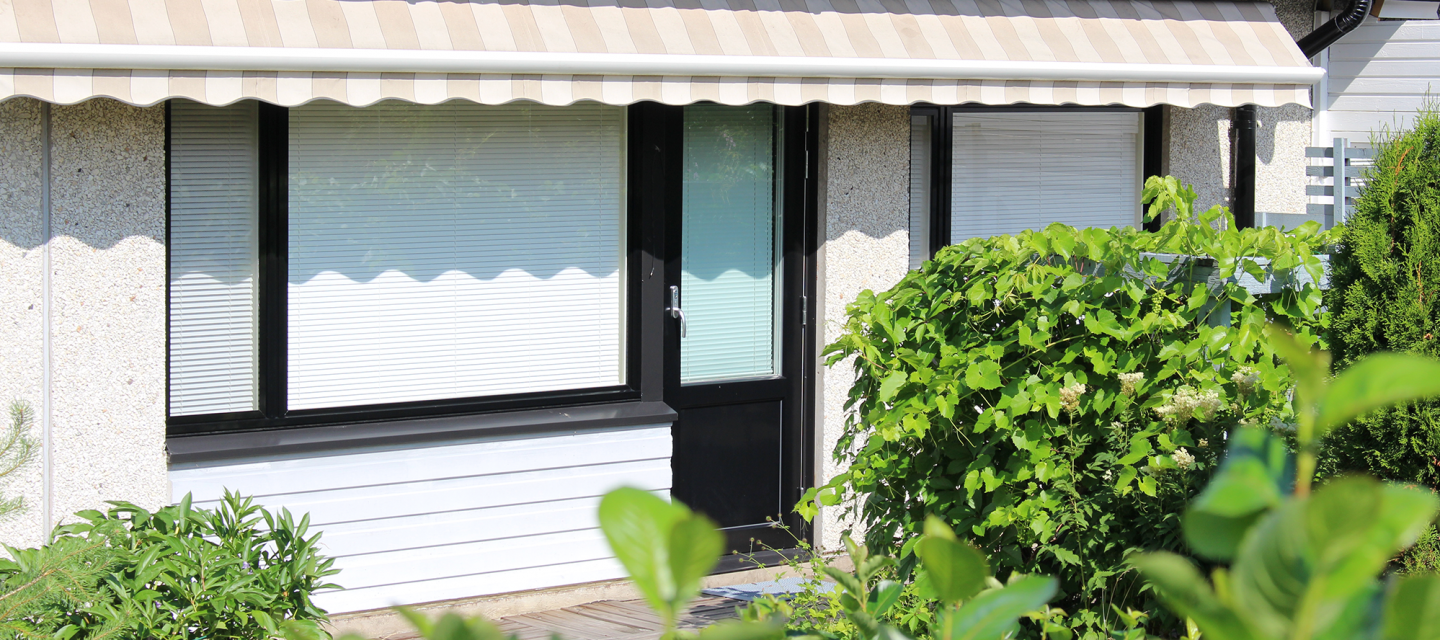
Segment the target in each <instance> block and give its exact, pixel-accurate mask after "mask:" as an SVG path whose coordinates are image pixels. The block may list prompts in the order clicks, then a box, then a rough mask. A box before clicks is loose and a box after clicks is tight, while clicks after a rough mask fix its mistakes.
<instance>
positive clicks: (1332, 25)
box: [1295, 0, 1374, 58]
mask: <svg viewBox="0 0 1440 640" xmlns="http://www.w3.org/2000/svg"><path fill="white" fill-rule="evenodd" d="M1373 1H1374V0H1350V6H1348V7H1346V8H1345V10H1344V11H1341V12H1340V13H1337V14H1335V17H1333V18H1331V19H1330V21H1329V22H1326V23H1325V24H1322V25H1320V26H1319V27H1316V28H1315V30H1314V31H1311V32H1310V33H1309V34H1308V35H1306V36H1305V37H1303V38H1301V39H1299V40H1296V41H1295V44H1297V45H1299V46H1300V52H1301V53H1304V54H1305V57H1306V58H1313V57H1315V56H1317V55H1320V52H1321V51H1324V50H1325V48H1326V47H1329V46H1330V45H1332V44H1335V41H1336V40H1339V39H1340V37H1341V36H1343V35H1345V34H1347V33H1350V32H1351V31H1354V30H1355V28H1356V27H1358V26H1360V24H1361V23H1363V22H1365V16H1367V15H1369V14H1370V6H1371V5H1372V4H1373Z"/></svg>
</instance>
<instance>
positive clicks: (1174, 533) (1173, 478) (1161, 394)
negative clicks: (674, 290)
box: [799, 178, 1328, 634]
mask: <svg viewBox="0 0 1440 640" xmlns="http://www.w3.org/2000/svg"><path fill="white" fill-rule="evenodd" d="M1145 197H1146V201H1147V202H1148V203H1150V215H1151V216H1154V215H1158V214H1159V213H1161V212H1163V211H1164V210H1166V209H1173V210H1175V211H1176V213H1177V215H1176V216H1175V219H1174V220H1172V221H1171V222H1169V223H1167V224H1166V225H1165V226H1164V227H1162V229H1161V230H1160V231H1159V232H1157V233H1147V232H1143V231H1136V230H1134V229H1130V228H1113V229H1108V230H1106V229H1084V230H1077V229H1073V228H1070V227H1066V226H1063V225H1059V224H1054V225H1051V226H1049V227H1047V228H1046V229H1045V230H1044V231H1040V232H1032V231H1026V232H1022V233H1021V234H1019V235H1017V236H998V237H994V238H977V239H972V240H967V241H965V242H962V243H960V244H957V245H954V246H951V247H947V248H946V249H943V250H942V251H940V252H939V254H938V255H937V256H936V258H935V259H934V260H933V261H930V262H927V263H926V264H925V266H924V267H923V268H922V269H921V270H917V271H913V272H911V273H910V274H909V275H907V276H906V277H905V278H904V279H903V280H902V281H901V282H900V283H899V284H898V285H896V286H895V287H894V288H893V289H891V290H889V291H887V292H884V293H881V294H874V293H871V292H869V291H866V292H863V293H862V294H861V295H860V297H859V299H858V300H857V301H856V302H855V303H854V304H852V305H850V307H849V309H848V318H847V322H846V332H845V334H844V335H843V336H842V337H841V338H840V339H839V340H838V341H837V342H836V343H835V344H833V345H831V346H830V347H828V348H827V350H826V353H828V354H830V357H829V363H830V364H834V363H837V362H840V361H842V360H847V359H853V362H854V367H855V370H856V379H855V383H854V385H853V387H852V388H851V392H850V398H849V402H848V405H847V406H848V408H849V409H850V411H851V413H850V415H849V417H848V420H847V424H846V427H845V430H844V432H843V434H842V437H841V439H840V441H839V444H838V445H837V446H836V448H835V450H834V455H835V457H836V459H837V461H840V462H841V463H842V464H844V465H845V466H848V471H846V472H845V473H842V474H840V475H839V476H837V477H836V478H834V479H833V480H832V481H831V482H829V483H828V484H827V485H825V486H823V487H820V488H818V489H816V490H812V491H811V492H810V493H809V494H807V496H806V499H805V501H803V502H802V503H801V505H800V507H799V509H800V511H801V512H802V513H803V514H804V515H806V516H807V517H811V516H814V515H815V514H816V513H817V511H818V508H819V507H820V506H824V505H839V504H842V503H843V504H847V505H851V506H849V507H847V508H850V509H853V510H854V515H856V516H858V517H859V519H860V521H861V522H862V523H863V525H864V526H865V527H866V542H867V544H868V545H869V546H870V547H871V548H874V549H878V550H887V551H894V552H897V553H898V555H899V556H901V558H902V559H904V558H908V557H909V556H910V555H911V552H912V551H913V550H914V549H913V544H915V541H916V540H917V536H918V535H919V534H920V533H921V532H922V529H923V526H924V522H925V516H926V514H935V515H938V516H940V517H942V518H944V519H945V520H946V521H947V522H949V523H952V524H953V525H954V526H955V527H956V529H957V530H960V531H963V532H964V533H965V534H966V535H967V536H968V537H970V538H971V539H972V540H973V541H974V542H975V543H976V544H977V545H979V546H980V548H981V549H983V550H984V551H986V552H987V553H988V554H989V556H990V560H991V562H993V563H994V564H995V566H996V569H997V571H999V572H1002V573H1009V572H1020V573H1025V574H1030V573H1042V574H1049V575H1055V576H1057V577H1059V578H1060V580H1061V590H1062V593H1064V594H1065V597H1066V599H1065V600H1064V601H1063V602H1062V605H1063V606H1064V607H1065V608H1066V609H1069V610H1070V611H1071V612H1072V613H1071V614H1070V615H1069V616H1068V618H1067V622H1066V624H1068V625H1071V626H1076V627H1084V628H1088V629H1090V630H1092V631H1095V632H1096V633H1100V634H1104V633H1107V632H1108V630H1109V628H1110V626H1111V625H1112V624H1114V623H1115V622H1116V620H1114V619H1113V616H1112V614H1111V612H1112V609H1111V605H1119V606H1121V607H1125V608H1129V607H1131V606H1137V607H1139V608H1140V609H1142V610H1143V609H1147V608H1148V607H1147V606H1146V605H1147V602H1148V597H1149V596H1148V595H1147V594H1145V593H1144V592H1143V590H1142V588H1141V585H1139V584H1136V581H1135V575H1134V573H1133V571H1131V570H1130V569H1129V566H1128V565H1127V564H1125V562H1124V558H1125V556H1126V554H1128V553H1130V552H1131V551H1132V550H1135V549H1181V548H1183V546H1184V542H1183V540H1182V536H1181V531H1180V520H1179V518H1178V517H1177V514H1178V513H1179V512H1180V511H1181V510H1182V509H1183V507H1184V504H1185V503H1186V501H1188V500H1189V499H1190V498H1191V497H1192V496H1194V495H1196V494H1197V493H1199V491H1200V489H1201V488H1202V487H1203V486H1204V485H1205V482H1206V480H1207V479H1208V478H1209V476H1210V474H1211V473H1212V471H1213V469H1214V467H1215V465H1216V464H1217V462H1218V449H1219V445H1220V444H1221V443H1222V442H1223V438H1224V434H1225V433H1226V432H1227V431H1228V430H1229V429H1230V428H1231V427H1233V426H1235V425H1237V424H1241V423H1247V424H1250V423H1254V424H1268V423H1270V422H1272V421H1273V422H1277V423H1285V422H1291V421H1293V419H1294V416H1293V414H1292V410H1291V408H1290V405H1289V403H1288V402H1286V401H1285V397H1284V396H1285V393H1286V392H1287V390H1288V389H1289V388H1290V386H1291V382H1290V373H1289V371H1288V370H1287V369H1286V367H1285V366H1283V365H1281V364H1278V363H1277V362H1276V360H1275V358H1274V352H1273V350H1272V349H1271V347H1270V346H1269V345H1268V344H1266V343H1265V342H1264V341H1263V340H1262V339H1261V337H1262V332H1263V328H1264V326H1265V323H1266V321H1267V318H1283V319H1286V320H1288V321H1289V322H1290V323H1291V324H1292V325H1294V326H1295V327H1297V329H1298V331H1299V332H1300V336H1301V338H1302V339H1303V340H1304V341H1305V342H1306V343H1307V344H1317V343H1319V342H1320V335H1321V333H1322V328H1323V327H1322V314H1321V312H1320V302H1321V294H1320V292H1319V290H1317V289H1316V287H1315V286H1314V285H1312V284H1309V283H1305V284H1297V283H1298V282H1299V281H1301V280H1304V279H1305V278H1303V277H1302V274H1304V275H1308V276H1309V279H1310V281H1318V280H1319V277H1320V271H1321V263H1320V261H1319V259H1318V258H1317V257H1316V255H1315V253H1316V251H1317V250H1318V249H1320V248H1321V247H1322V246H1324V244H1325V243H1326V242H1328V237H1327V236H1326V235H1324V234H1320V233H1318V227H1317V226H1315V225H1307V226H1304V227H1301V228H1300V229H1298V230H1296V231H1294V232H1291V233H1288V234H1286V233H1282V232H1280V231H1279V230H1276V229H1244V230H1234V229H1233V220H1232V219H1231V218H1230V215H1229V213H1228V212H1227V211H1226V210H1224V209H1220V208H1214V209H1210V210H1209V211H1205V212H1201V213H1196V212H1194V211H1193V203H1194V199H1195V194H1194V192H1193V190H1191V189H1190V188H1189V187H1187V186H1185V185H1183V184H1181V183H1179V181H1177V180H1175V179H1174V178H1163V179H1162V178H1152V179H1151V180H1150V181H1149V182H1147V184H1146V188H1145ZM1222 223H1223V226H1224V229H1217V228H1216V226H1217V225H1222ZM1247 276H1248V277H1252V278H1257V279H1262V280H1263V279H1266V278H1269V279H1272V280H1273V281H1274V282H1278V283H1282V284H1284V283H1289V286H1284V287H1278V289H1279V292H1278V293H1275V294H1272V295H1266V296H1264V297H1261V298H1257V297H1255V296H1252V295H1251V294H1249V293H1247V291H1246V289H1245V288H1244V287H1242V286H1240V285H1239V284H1238V282H1237V281H1238V280H1239V279H1240V278H1243V277H1247ZM1226 309H1231V310H1232V311H1230V312H1229V313H1230V315H1229V318H1228V321H1227V318H1226V316H1225V313H1226ZM902 562H904V560H902ZM911 562H913V560H912V561H911ZM1122 610H1123V609H1122ZM1152 622H1154V621H1152ZM1161 622H1163V623H1168V624H1169V625H1170V627H1171V628H1172V629H1178V628H1179V627H1180V625H1181V623H1180V621H1179V620H1175V619H1168V620H1164V621H1161Z"/></svg>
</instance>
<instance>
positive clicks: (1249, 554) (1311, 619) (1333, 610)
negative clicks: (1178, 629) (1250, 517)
mask: <svg viewBox="0 0 1440 640" xmlns="http://www.w3.org/2000/svg"><path fill="white" fill-rule="evenodd" d="M1437 503H1440V501H1437V499H1436V498H1435V497H1434V496H1433V495H1431V494H1429V493H1428V492H1424V491H1420V490H1416V489H1410V488H1406V487H1402V486H1399V485H1384V484H1381V483H1379V482H1377V481H1375V480H1374V479H1371V478H1368V477H1349V478H1341V479H1339V480H1336V481H1333V482H1331V483H1329V484H1328V485H1326V486H1324V487H1322V488H1321V489H1319V490H1318V491H1316V492H1315V494H1314V495H1313V496H1312V497H1311V498H1309V499H1308V500H1307V499H1291V500H1290V501H1288V502H1286V503H1285V504H1284V505H1282V506H1281V507H1280V508H1279V509H1276V510H1275V511H1272V512H1271V513H1269V514H1268V515H1266V516H1265V517H1263V518H1262V519H1261V520H1260V521H1259V522H1258V523H1257V524H1256V525H1255V527H1254V529H1253V530H1251V531H1250V533H1248V534H1247V535H1246V537H1245V540H1244V542H1243V543H1242V544H1241V546H1240V550H1239V553H1238V554H1237V555H1236V560H1235V563H1234V565H1233V566H1232V570H1233V572H1234V580H1233V583H1232V588H1233V590H1234V594H1235V603H1236V605H1237V606H1238V607H1240V608H1242V609H1243V610H1244V611H1245V612H1246V618H1247V619H1248V620H1250V621H1251V622H1252V623H1253V624H1254V625H1255V627H1256V628H1257V629H1260V630H1262V631H1264V632H1265V633H1267V634H1269V635H1272V636H1277V637H1278V636H1284V635H1288V634H1290V633H1291V632H1292V631H1296V630H1304V629H1310V630H1311V631H1312V632H1314V631H1315V630H1319V629H1327V628H1330V627H1332V626H1334V625H1337V624H1341V623H1342V622H1344V620H1342V616H1350V618H1349V619H1350V620H1351V622H1354V621H1355V620H1359V619H1360V618H1357V617H1356V616H1361V615H1362V613H1363V608H1364V607H1363V606H1362V605H1361V604H1357V602H1356V598H1357V597H1359V596H1358V595H1357V594H1361V593H1362V592H1364V591H1365V590H1367V589H1371V588H1372V587H1373V585H1374V582H1375V576H1376V575H1377V574H1379V572H1380V571H1381V570H1382V569H1384V568H1385V565H1386V564H1387V563H1388V562H1389V559H1390V558H1391V557H1393V556H1394V554H1395V552H1397V551H1399V550H1400V549H1401V548H1403V547H1404V546H1406V545H1408V544H1410V543H1411V542H1413V541H1414V540H1415V538H1416V536H1418V535H1419V533H1420V532H1421V531H1422V530H1423V529H1424V527H1425V526H1426V525H1427V524H1429V523H1430V521H1431V520H1432V519H1433V518H1434V516H1435V511H1436V507H1437ZM1356 607H1360V608H1359V609H1356ZM1347 612H1348V613H1347ZM1362 617H1363V616H1362ZM1357 624H1358V623H1357Z"/></svg>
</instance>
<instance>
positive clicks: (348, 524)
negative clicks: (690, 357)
mask: <svg viewBox="0 0 1440 640" xmlns="http://www.w3.org/2000/svg"><path fill="white" fill-rule="evenodd" d="M670 452H671V441H670V427H669V425H657V426H647V427H636V428H628V429H616V430H605V431H588V432H584V433H573V434H563V435H553V436H545V437H525V438H508V439H496V440H490V441H482V442H470V443H465V444H454V445H448V446H435V447H425V448H412V449H401V450H393V451H372V452H363V453H351V454H345V455H334V456H326V457H312V458H300V459H288V460H273V461H260V462H248V463H233V464H223V465H196V466H190V467H184V468H181V467H180V466H179V465H177V466H176V467H175V468H172V470H171V473H170V480H171V483H172V487H173V493H174V499H175V500H177V501H178V500H179V499H180V498H182V497H183V496H184V495H185V494H186V493H193V500H194V501H195V503H196V504H197V505H203V506H213V505H214V504H215V503H214V501H215V500H216V499H218V498H219V497H220V495H221V494H222V491H223V490H224V489H225V488H230V489H233V490H236V491H239V492H241V493H243V494H247V495H254V496H255V497H256V502H258V503H260V504H263V505H265V506H266V507H267V508H270V509H274V510H278V509H279V508H280V507H287V508H289V509H290V510H291V512H293V513H295V515H296V517H297V518H298V517H299V515H300V514H302V513H309V514H310V518H311V522H312V524H313V525H314V526H315V527H316V528H318V529H319V530H321V531H323V532H324V533H325V535H324V537H323V538H322V539H321V542H322V544H323V545H324V548H325V552H326V553H327V554H329V555H331V556H334V557H336V558H338V560H337V562H336V566H338V567H340V568H341V573H340V574H339V575H337V576H335V578H334V580H335V582H337V583H338V584H340V585H341V586H344V587H346V589H345V590H344V591H339V592H331V593H327V594H324V595H322V596H321V597H319V598H317V602H318V603H319V604H320V605H321V606H322V607H325V608H326V609H328V610H329V611H330V612H331V613H340V612H348V611H361V610H366V609H376V608H381V607H387V606H391V605H396V604H415V603H421V602H433V601H436V600H447V599H453V598H464V597H470V596H480V595H487V594H493V593H505V592H510V591H520V590H526V589H539V588H545V587H553V586H559V585H566V584H577V583H582V582H592V581H596V580H608V579H613V578H619V577H623V576H624V572H623V570H622V569H621V567H620V565H619V563H617V562H615V561H614V559H613V558H612V557H611V555H610V550H609V547H608V546H607V545H606V543H605V541H604V539H603V537H602V536H601V533H600V531H599V530H598V529H597V528H596V521H595V510H596V508H597V506H598V504H599V497H600V495H602V494H603V493H605V492H606V491H608V490H610V489H613V488H615V487H619V486H626V485H628V486H634V487H640V488H642V489H648V490H651V491H656V492H658V493H660V494H662V495H668V494H669V489H670Z"/></svg>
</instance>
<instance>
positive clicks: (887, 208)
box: [819, 104, 910, 549]
mask: <svg viewBox="0 0 1440 640" xmlns="http://www.w3.org/2000/svg"><path fill="white" fill-rule="evenodd" d="M827 125H828V139H827V150H826V163H827V164H826V171H827V174H828V175H827V177H826V181H825V189H826V204H825V222H824V224H825V244H824V247H823V252H824V254H825V255H824V263H825V279H824V283H825V290H824V296H825V297H824V300H825V305H824V306H825V311H824V322H825V325H824V336H825V341H826V343H827V344H828V343H829V342H831V341H833V340H835V339H836V338H838V337H839V336H840V330H841V328H842V327H843V326H844V320H845V305H847V304H849V303H850V302H851V301H853V300H855V298H856V296H858V295H859V294H860V292H861V291H863V290H865V289H870V290H873V291H884V290H885V289H889V288H890V287H892V286H894V285H895V283H896V282H899V281H900V278H902V277H904V275H905V272H906V271H907V269H908V261H909V251H910V249H909V247H910V245H909V243H910V233H909V224H910V218H909V206H910V110H909V109H908V108H907V107H897V106H890V105H879V104H863V105H857V106H832V107H830V110H829V120H828V123H827ZM823 380H824V389H823V400H822V402H823V408H824V412H823V414H822V415H823V419H822V421H821V425H822V427H823V431H822V434H823V437H822V445H821V447H822V450H821V451H820V454H821V460H822V462H823V464H822V465H821V467H820V474H819V475H820V477H819V481H820V482H825V481H827V480H829V479H830V478H832V477H834V476H835V475H836V474H837V473H839V472H840V471H841V470H842V469H841V468H840V467H839V466H838V465H836V463H835V462H834V461H833V460H832V459H831V458H830V455H829V453H830V451H831V450H832V449H833V448H834V446H835V442H836V440H837V439H838V437H839V434H840V431H841V429H842V428H843V427H844V424H845V409H844V406H845V399H846V397H847V396H848V394H849V390H850V383H851V382H852V381H853V380H854V369H853V368H851V366H850V365H849V364H848V362H842V363H838V364H836V365H835V366H834V367H830V368H829V369H827V370H826V371H825V372H824V376H823ZM839 515H840V510H839V509H838V508H829V509H825V510H824V511H823V512H822V514H821V516H820V543H821V545H822V547H823V548H826V549H835V548H837V547H838V546H839V541H840V532H841V531H842V530H843V529H844V528H845V527H846V523H843V522H841V521H840V519H839Z"/></svg>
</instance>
